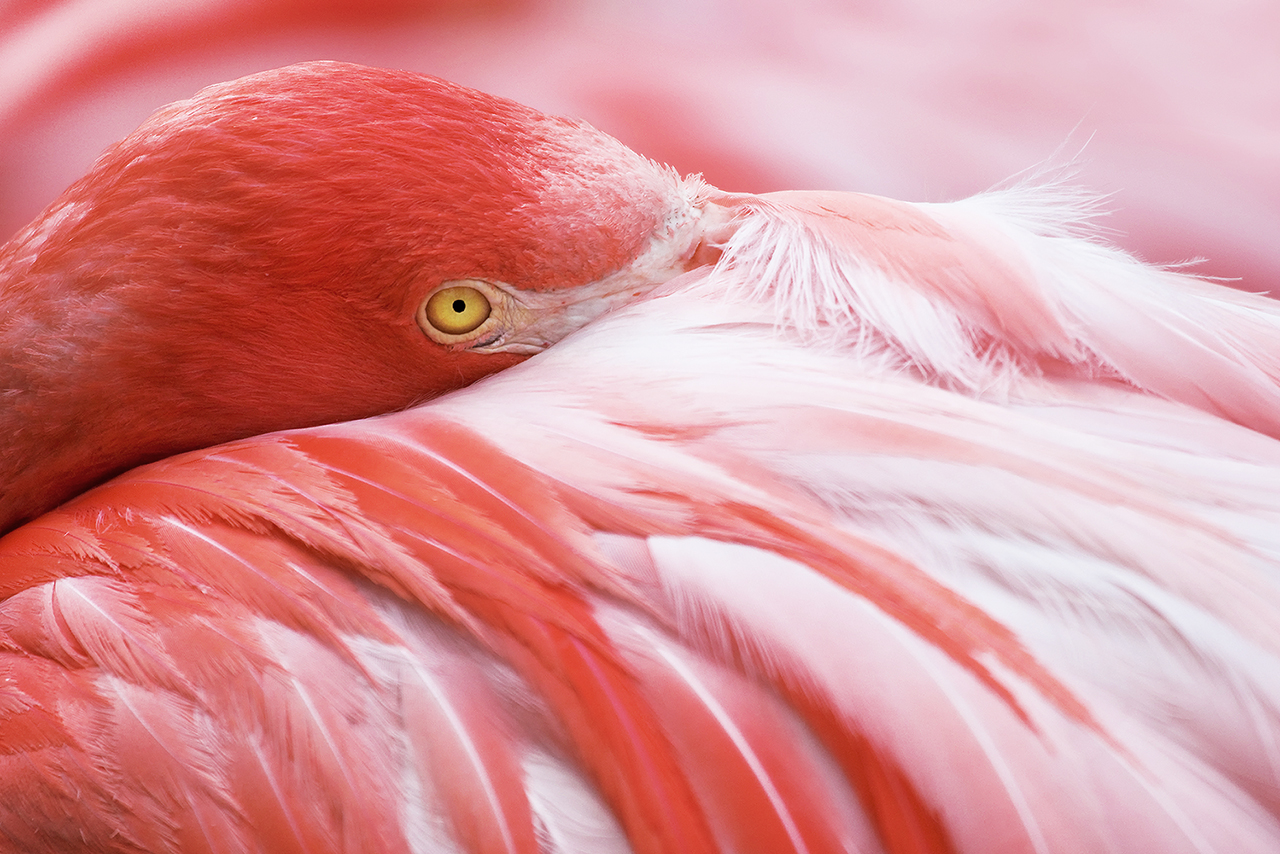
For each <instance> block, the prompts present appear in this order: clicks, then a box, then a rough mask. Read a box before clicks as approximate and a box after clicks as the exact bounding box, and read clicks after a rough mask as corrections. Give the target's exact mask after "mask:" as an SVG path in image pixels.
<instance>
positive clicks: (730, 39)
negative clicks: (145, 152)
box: [0, 0, 1280, 291]
mask: <svg viewBox="0 0 1280 854" xmlns="http://www.w3.org/2000/svg"><path fill="white" fill-rule="evenodd" d="M306 59H342V60H347V61H353V62H361V63H366V64H372V65H385V66H394V67H403V68H412V69H417V70H420V71H424V72H428V73H431V74H437V75H440V76H443V77H448V78H451V79H454V80H457V81H459V82H462V83H466V84H469V85H472V86H476V87H478V88H482V89H486V90H489V91H491V92H495V93H498V94H502V95H507V96H510V97H512V98H516V99H518V100H521V101H524V102H527V103H529V104H532V105H534V106H537V107H540V108H542V109H544V110H547V111H550V112H556V113H562V114H570V115H576V116H580V117H583V118H586V119H588V120H589V121H591V122H592V123H593V124H596V125H597V126H598V127H601V128H602V129H604V130H606V131H609V132H610V133H612V134H614V135H615V136H618V137H619V138H621V139H622V140H623V141H625V142H627V143H628V144H630V145H631V146H632V147H634V148H636V149H637V150H639V151H642V152H644V153H646V154H648V155H650V156H652V157H654V158H657V159H660V160H665V161H667V162H670V163H671V164H673V165H674V166H676V167H678V168H679V169H680V170H682V171H686V172H703V173H705V175H706V176H707V178H708V180H710V181H711V182H713V183H715V184H717V185H719V186H722V187H724V188H726V189H733V190H752V191H765V190H774V189H783V188H833V189H849V190H863V191H867V192H872V193H880V194H884V195H890V196H895V197H899V198H906V199H912V200H927V201H939V200H945V199H949V198H954V197H957V196H963V195H966V194H970V193H974V192H977V191H980V190H982V189H984V188H986V187H988V186H990V185H992V184H995V183H997V182H999V181H1001V180H1002V179H1005V178H1008V177H1009V176H1011V175H1013V174H1014V173H1017V172H1019V171H1020V170H1023V169H1025V168H1028V167H1032V166H1035V165H1036V164H1038V163H1040V162H1042V161H1044V160H1046V159H1049V158H1052V157H1054V156H1055V155H1056V156H1057V157H1058V159H1066V158H1068V157H1071V156H1074V155H1077V154H1079V155H1080V158H1081V163H1082V168H1081V172H1080V178H1079V180H1080V182H1081V183H1083V184H1084V185H1086V186H1088V187H1091V188H1093V189H1096V190H1098V191H1101V192H1104V193H1110V194H1112V200H1111V202H1110V205H1111V207H1112V208H1113V209H1114V210H1115V211H1116V213H1115V214H1114V215H1112V216H1111V217H1109V218H1108V219H1107V221H1106V224H1107V225H1108V226H1109V227H1111V228H1113V229H1115V230H1116V234H1115V239H1116V240H1118V241H1119V242H1120V243H1122V244H1123V245H1125V246H1127V247H1129V248H1130V249H1132V250H1134V251H1136V252H1138V253H1139V254H1141V255H1143V256H1144V257H1147V258H1149V259H1151V260H1154V261H1161V262H1173V261H1179V260H1184V259H1187V258H1191V257H1197V256H1203V257H1205V258H1207V259H1208V260H1207V262H1206V263H1204V264H1203V265H1201V266H1200V267H1198V268H1197V269H1199V270H1200V271H1201V272H1203V273H1206V274H1211V275H1218V276H1225V277H1238V278H1240V279H1242V281H1241V282H1240V283H1239V284H1240V286H1241V287H1245V288H1247V289H1249V290H1255V291H1266V290H1270V289H1271V288H1272V287H1273V286H1277V285H1280V3H1277V2H1275V0H1160V2H1155V0H1148V2H1143V0H1111V1H1110V2H1107V0H979V1H978V2H969V3H953V2H949V0H896V2H894V0H883V2H875V0H871V2H838V0H650V2H634V3H625V2H622V0H549V1H548V0H526V2H521V0H508V2H502V0H493V2H466V0H165V2H163V3H161V2H156V0H0V235H3V236H7V235H9V234H11V233H12V232H13V231H14V230H16V229H17V228H19V227H20V226H21V225H22V224H24V223H25V222H26V221H27V220H29V219H30V218H32V217H33V216H34V215H35V214H37V213H38V212H39V210H40V209H41V208H42V207H43V206H44V205H45V204H47V203H48V202H49V201H50V200H52V199H53V197H54V196H56V195H57V193H58V192H59V191H60V190H61V189H62V188H63V187H64V186H66V184H67V183H68V182H70V181H71V180H72V179H74V178H75V177H77V176H78V175H79V174H81V173H83V172H84V171H85V169H86V168H87V167H88V166H89V164H90V163H91V162H92V160H93V158H94V157H95V156H96V155H97V154H98V153H99V152H100V151H101V150H102V149H103V148H104V147H105V146H106V145H108V144H109V143H110V142H112V141H113V140H115V139H118V138H119V137H120V136H122V135H124V134H125V133H127V132H128V131H129V130H131V129H132V128H133V127H134V126H136V125H137V124H138V123H139V122H141V121H142V120H143V119H144V118H145V117H146V116H147V115H148V114H149V113H150V112H151V111H152V110H153V109H155V108H156V107H158V106H160V105H161V104H164V103H166V102H168V101H171V100H175V99H179V98H182V97H186V96H188V95H190V94H191V93H193V92H194V91H196V90H197V89H199V88H200V87H202V86H204V85H206V84H209V83H213V82H216V81H219V80H224V79H229V78H232V77H237V76H240V75H242V74H246V73H249V72H252V71H256V70H260V69H263V68H269V67H273V66H277V65H284V64H287V63H291V62H297V61H301V60H306Z"/></svg>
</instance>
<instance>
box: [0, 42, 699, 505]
mask: <svg viewBox="0 0 1280 854" xmlns="http://www.w3.org/2000/svg"><path fill="white" fill-rule="evenodd" d="M698 191H699V185H698V183H697V182H696V181H690V182H686V181H682V180H681V179H680V178H679V177H678V176H677V175H676V174H675V173H673V172H672V171H671V170H670V169H668V168H666V167H663V166H659V165H657V164H654V163H652V162H650V161H648V160H646V159H645V158H643V157H640V156H639V155H637V154H635V153H633V152H631V151H630V150H628V149H627V148H626V147H625V146H623V145H621V144H620V143H618V142H617V141H615V140H613V139H612V138H610V137H608V136H606V135H604V134H602V133H600V132H598V131H596V130H594V129H592V128H590V127H588V126H586V125H584V124H581V123H578V122H573V121H567V120H563V119H558V118H553V117H549V116H545V115H543V114H541V113H538V112H537V111H535V110H532V109H529V108H527V107H523V106H521V105H519V104H516V103H513V102H511V101H507V100H504V99H501V98H496V97H493V96H489V95H485V94H483V93H480V92H476V91H473V90H470V89H466V88H463V87H460V86H456V85H453V84H450V83H447V82H444V81H441V80H437V79H433V78H429V77H423V76H420V75H416V74H411V73H406V72H395V71H385V70H379V69H370V68H362V67H358V66H352V65H343V64H338V63H312V64H306V65H300V66H293V67H290V68H285V69H280V70H277V71H272V72H267V73H264V74H259V75H254V76H252V77H247V78H244V79H241V80H237V81H234V82H232V83H227V84H222V85H219V86H214V87H211V88H209V89H206V90H204V91H203V92H201V93H200V94H199V95H197V96H196V97H195V98H193V99H191V100H189V101H184V102H180V103H177V104H173V105H171V106H169V107H166V108H164V109H162V110H161V111H159V112H158V113H156V114H155V115H154V116H153V117H152V118H151V119H150V120H148V121H147V123H146V124H144V125H143V126H142V127H141V128H139V129H138V130H137V131H136V132H135V133H133V134H132V135H130V136H129V137H128V138H127V139H125V140H124V141H123V142H121V143H120V144H118V145H117V146H115V147H114V148H112V149H111V150H110V151H108V152H107V153H106V154H105V155H104V156H103V157H102V158H101V159H100V160H99V161H98V163H97V164H96V165H95V166H94V168H93V170H92V171H91V172H90V173H89V174H88V175H87V176H85V178H83V179H81V180H80V181H79V182H77V183H76V184H74V185H73V186H72V187H71V188H69V189H68V190H67V192H66V193H65V194H64V195H63V196H62V197H61V198H60V199H59V200H58V201H56V202H55V203H54V204H53V205H52V206H50V208H49V209H48V210H46V211H45V213H44V214H43V215H42V216H41V217H40V218H39V219H38V220H36V221H35V222H34V223H32V225H31V226H29V227H28V228H27V229H26V230H24V231H23V232H22V233H20V234H19V235H18V236H16V237H15V238H14V240H13V241H11V242H10V243H9V244H8V245H6V246H5V247H3V249H0V308H2V309H3V316H2V317H0V395H3V397H4V409H3V411H0V436H3V439H0V442H3V443H4V444H3V445H0V530H4V529H7V528H9V527H11V526H12V525H13V524H14V523H16V522H18V521H21V520H22V519H24V518H28V517H29V516H32V515H34V514H35V513H37V512H40V511H43V510H45V509H48V507H49V506H52V505H53V504H56V503H58V502H60V501H62V500H64V499H65V498H66V497H68V496H69V495H71V494H74V493H75V492H78V491H80V490H81V489H83V488H85V487H86V486H89V485H91V484H93V483H95V482H97V481H100V480H102V479H103V478H105V477H106V476H109V475H110V474H113V473H115V472H118V471H120V470H123V469H124V468H127V467H129V466H132V465H136V464H138V463H140V462H143V461H145V460H149V459H154V458H158V457H161V456H165V455H168V454H172V453H175V452H177V451H181V450H185V449H190V448H194V447H201V446H205V445H209V444H214V443H216V442H219V441H224V440H228V439H231V438H235V437H240V436H246V435H253V434H257V433H262V432H268V431H271V430H276V429H282V428H287V427H296V426H306V425H310V424H317V423H323V422H331V421H338V420H346V419H351V418H357V417H362V416H367V415H371V414H375V413H379V412H385V411H389V410H394V409H397V408H402V407H404V406H407V405H410V404H412V403H414V402H417V401H419V400H422V399H425V398H427V397H430V396H433V395H436V394H439V393H441V392H443V391H447V390H449V389H453V388H457V387H458V386H461V385H464V384H466V383H468V382H470V381H472V380H474V379H476V378H477V377H479V376H483V375H484V374H487V373H491V372H492V371H495V370H498V369H500V368H502V367H506V366H508V365H510V364H512V363H513V362H515V361H517V360H518V359H520V358H522V357H523V356H525V355H528V354H529V353H533V352H537V351H538V350H539V349H541V348H542V347H545V346H547V345H548V344H549V343H552V342H554V341H555V340H558V339H559V338H560V337H563V335H565V334H567V333H568V332H570V331H572V330H573V328H575V327H576V326H578V325H581V324H582V323H583V322H585V320H587V319H589V318H590V317H593V316H595V315H597V314H599V313H600V312H602V311H604V310H606V309H607V308H608V307H609V306H610V305H613V304H615V303H617V302H619V301H623V300H626V299H629V298H632V297H633V296H634V295H636V294H638V293H642V292H643V291H645V290H647V289H648V288H650V287H652V286H653V285H654V284H656V283H659V282H662V281H665V280H667V279H669V278H671V277H672V276H674V275H676V274H678V273H680V272H683V271H684V270H685V269H687V268H688V267H690V266H691V265H693V264H694V263H695V262H694V260H693V259H694V257H695V249H696V246H697V243H698V234H699V216H700V212H699V208H698V204H697V202H698V200H697V199H696V198H695V197H696V195H697V193H698Z"/></svg>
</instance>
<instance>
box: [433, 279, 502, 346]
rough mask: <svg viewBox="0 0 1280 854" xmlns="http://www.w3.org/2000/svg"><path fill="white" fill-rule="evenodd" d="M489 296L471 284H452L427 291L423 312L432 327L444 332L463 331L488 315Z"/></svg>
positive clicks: (470, 329) (476, 324)
mask: <svg viewBox="0 0 1280 854" xmlns="http://www.w3.org/2000/svg"><path fill="white" fill-rule="evenodd" d="M490 310H491V309H490V306H489V299H488V297H486V296H485V295H484V294H482V293H480V291H478V290H476V289H475V288H469V287H467V286H465V285H456V286H454V287H451V288H441V289H440V290H438V291H436V292H435V293H434V294H432V295H431V298H430V299H429V300H427V304H426V306H425V307H424V310H423V314H424V315H425V317H426V320H427V323H430V324H431V326H432V328H433V329H436V330H438V331H439V332H443V333H444V334H445V335H465V334H467V333H468V332H471V331H472V330H474V329H476V328H477V327H479V326H480V324H482V323H484V322H485V321H486V320H488V319H489V312H490Z"/></svg>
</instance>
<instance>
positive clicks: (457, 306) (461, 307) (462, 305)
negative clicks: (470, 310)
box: [453, 299, 467, 314]
mask: <svg viewBox="0 0 1280 854" xmlns="http://www.w3.org/2000/svg"><path fill="white" fill-rule="evenodd" d="M453 310H454V311H455V312H456V313H458V314H462V313H463V312H464V311H466V310H467V301H466V300H464V299H456V300H454V301H453Z"/></svg>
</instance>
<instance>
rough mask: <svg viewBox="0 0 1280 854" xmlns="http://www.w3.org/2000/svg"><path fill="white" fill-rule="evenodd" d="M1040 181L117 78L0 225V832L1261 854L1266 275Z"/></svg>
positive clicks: (1266, 729) (386, 102)
mask: <svg viewBox="0 0 1280 854" xmlns="http://www.w3.org/2000/svg"><path fill="white" fill-rule="evenodd" d="M1093 210H1094V207H1093V202H1092V201H1091V200H1090V198H1089V197H1088V196H1086V195H1083V194H1081V193H1078V192H1076V191H1073V190H1072V189H1070V187H1068V186H1065V185H1063V184H1061V183H1054V182H1052V181H1050V182H1047V183H1041V184H1039V185H1037V184H1035V183H1034V182H1031V183H1026V184H1018V185H1013V186H1010V187H1007V188H1005V189H1003V190H999V191H994V192H992V193H988V194H985V195H983V196H980V197H977V198H973V199H969V200H967V201H962V202H957V203H951V204H935V205H924V204H907V203H903V202H897V201H892V200H889V199H885V198H880V197H875V196H867V195H860V194H853V193H835V192H785V193H773V194H765V195H750V194H737V193H728V192H724V191H721V190H718V189H716V188H714V187H711V186H709V185H708V184H706V183H705V182H703V181H702V180H701V179H700V178H698V177H697V176H691V177H681V176H680V175H679V174H678V173H676V172H675V171H674V170H671V169H669V168H667V167H664V166H662V165H660V164H657V163H654V162H652V161H649V160H647V159H645V158H644V157H641V156H639V155H637V154H635V153H633V152H631V151H630V150H628V149H627V148H625V147H624V146H623V145H621V144H620V143H618V142H616V141H615V140H613V139H611V138H609V137H607V136H606V135H604V134H602V133H600V132H599V131H596V130H594V129H593V128H591V127H589V126H587V125H585V124H583V123H580V122H575V121H570V120H564V119H558V118H553V117H549V116H546V115H544V114H541V113H539V112H537V111H534V110H532V109H530V108H527V107H523V106H520V105H519V104H516V103H514V102H511V101H507V100H504V99H501V98H497V97H493V96H489V95H485V94H483V93H480V92H478V91H474V90H471V89H466V88H464V87H460V86H457V85H454V84H450V83H447V82H444V81H442V80H439V79H436V78H430V77H424V76H421V75H418V74H413V73H407V72H395V71H387V70H380V69H372V68H363V67H358V66H352V65H345V64H339V63H308V64H303V65H298V66H291V67H287V68H283V69H279V70H276V71H272V72H266V73H262V74H258V75H253V76H250V77H247V78H243V79H241V80H237V81H234V82H231V83H228V84H222V85H218V86H214V87H212V88H209V89H206V90H204V91H203V92H201V93H200V94H198V95H197V96H195V97H194V98H193V99H191V100H189V101H185V102H180V103H177V104H174V105H171V106H169V107H167V108H165V109H163V110H161V111H160V112H159V113H157V114H156V115H155V116H154V117H153V118H152V119H150V120H149V121H148V122H147V123H145V124H144V125H143V126H142V127H141V128H139V129H138V130H137V131H136V132H135V133H134V134H132V135H130V136H129V137H128V138H126V139H125V140H124V141H123V142H121V143H120V144H119V145H117V146H116V147H114V148H112V149H111V150H109V151H108V152H107V153H106V154H105V155H104V156H103V157H102V159H100V160H99V161H98V163H97V164H96V165H95V166H94V167H93V169H92V170H91V171H90V172H89V174H88V175H87V176H86V177H85V178H83V179H82V180H80V181H79V182H77V183H76V184H74V185H72V186H71V187H70V188H69V189H68V190H67V191H66V193H65V194H64V195H63V196H61V197H60V198H59V199H58V200H57V201H56V202H54V203H53V204H52V205H51V206H50V207H49V208H48V209H46V210H45V212H44V213H43V214H41V216H40V217H39V218H37V219H36V220H35V222H33V223H32V224H31V225H30V226H28V227H27V228H26V229H25V230H23V231H22V232H20V233H19V234H18V235H17V236H16V237H15V238H14V239H13V240H12V241H11V242H10V243H8V244H7V245H6V246H5V247H4V248H3V250H0V282H2V283H3V284H2V287H3V301H4V303H3V304H4V309H5V311H4V316H3V321H2V322H0V347H2V348H3V353H4V355H3V359H0V388H3V389H4V390H5V391H4V395H5V407H4V409H3V410H2V411H0V425H2V426H3V428H4V429H3V431H2V433H0V434H2V435H3V436H4V444H3V446H0V482H3V490H0V527H3V528H4V529H10V530H9V533H8V534H7V535H6V536H4V538H3V539H0V849H2V850H6V851H23V852H43V851H58V852H64V851H92V852H101V851H122V852H125V851H127V852H138V851H147V852H239V851H262V852H288V851H298V852H329V851H334V852H337V851H365V852H370V851H388V852H393V851H394V852H401V851H414V852H423V851H430V852H437V851H439V852H455V851H457V852H586V851H591V852H601V851H603V852H611V851H619V852H621V851H635V852H642V854H656V852H677V851H679V852H712V851H726V852H728V851H733V852H784V851H785V852H791V851H794V852H814V854H816V852H835V851H856V852H890V853H891V854H897V853H898V852H980V851H981V852H986V851H1009V852H1022V851H1026V852H1036V854H1044V852H1058V851H1161V852H1183V851H1186V852H1197V854H1204V852H1214V851H1224V852H1225V851H1232V852H1272V851H1275V850H1276V849H1277V846H1278V845H1280V746H1278V744H1277V733H1278V732H1280V666H1278V664H1280V662H1278V661H1277V657H1278V654H1280V637H1278V635H1277V630H1276V625H1277V616H1280V589H1278V588H1277V576H1276V572H1277V563H1278V560H1280V535H1277V531H1280V527H1278V526H1277V524H1276V522H1277V519H1276V515H1277V507H1278V504H1277V500H1276V494H1275V489H1276V487H1275V484H1276V483H1277V478H1276V475H1277V473H1278V472H1280V444H1277V438H1280V388H1278V385H1277V383H1278V381H1280V361H1278V360H1277V358H1276V355H1275V354H1276V348H1275V344H1274V342H1275V340H1276V334H1277V332H1278V331H1280V310H1278V309H1277V307H1276V305H1275V303H1273V302H1271V301H1269V300H1267V299H1264V298H1262V297H1259V296H1255V295H1251V294H1248V293H1243V292H1240V291H1237V290H1232V289H1230V288H1227V287H1224V286H1222V285H1219V284H1215V283H1212V282H1207V281H1203V280H1200V279H1197V278H1195V277H1192V276H1190V275H1187V274H1185V273H1183V272H1179V271H1176V270H1169V269H1161V268H1156V267H1151V266H1147V265H1145V264H1143V263H1141V262H1139V261H1137V260H1135V259H1134V258H1132V257H1130V256H1128V255H1126V254H1125V253H1123V252H1121V251H1119V250H1117V249H1114V248H1111V247H1109V246H1107V245H1106V244H1104V243H1103V242H1101V241H1100V240H1099V239H1098V238H1097V237H1096V236H1095V235H1093V233H1092V232H1090V231H1089V226H1088V220H1089V217H1090V215H1091V213H1092V212H1093ZM103 481H106V482H105V483H104V482H103Z"/></svg>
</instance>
